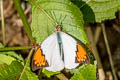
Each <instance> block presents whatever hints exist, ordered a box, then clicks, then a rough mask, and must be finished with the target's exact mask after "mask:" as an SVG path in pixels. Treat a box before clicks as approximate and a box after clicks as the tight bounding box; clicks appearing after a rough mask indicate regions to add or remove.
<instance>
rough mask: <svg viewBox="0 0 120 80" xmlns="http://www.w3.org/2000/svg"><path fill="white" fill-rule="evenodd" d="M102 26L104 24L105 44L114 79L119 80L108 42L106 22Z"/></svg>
mask: <svg viewBox="0 0 120 80" xmlns="http://www.w3.org/2000/svg"><path fill="white" fill-rule="evenodd" d="M101 26H102V31H103V36H104V40H105V45H106V48H107V53H108V57H109V61H110V65H111V69H112V72H113V76H114V80H118V78H117V76H116V73H115V68H114V63H113V60H112V55H111V51H110V47H109V44H108V40H107V35H106V31H105V25H104V23H102V24H101Z"/></svg>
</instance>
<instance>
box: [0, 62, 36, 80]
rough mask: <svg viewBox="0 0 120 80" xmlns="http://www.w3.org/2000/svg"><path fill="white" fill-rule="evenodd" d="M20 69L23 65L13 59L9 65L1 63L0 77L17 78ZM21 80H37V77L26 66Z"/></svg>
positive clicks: (11, 79)
mask: <svg viewBox="0 0 120 80" xmlns="http://www.w3.org/2000/svg"><path fill="white" fill-rule="evenodd" d="M22 69H23V65H22V64H21V63H20V62H18V61H13V62H12V63H11V64H10V65H7V64H2V65H0V79H1V80H18V79H19V76H20V73H21V72H22ZM22 80H38V77H37V76H36V75H35V74H34V73H32V72H31V71H30V69H28V68H27V69H26V70H25V73H24V74H23V76H22Z"/></svg>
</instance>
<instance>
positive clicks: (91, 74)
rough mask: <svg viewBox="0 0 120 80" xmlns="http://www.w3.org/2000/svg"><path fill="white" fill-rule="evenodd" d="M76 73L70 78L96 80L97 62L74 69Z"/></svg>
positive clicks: (72, 79) (74, 79)
mask: <svg viewBox="0 0 120 80" xmlns="http://www.w3.org/2000/svg"><path fill="white" fill-rule="evenodd" d="M72 73H74V75H73V77H72V78H71V79H70V80H96V63H94V65H92V64H89V65H84V66H82V67H80V68H79V69H75V70H73V71H72Z"/></svg>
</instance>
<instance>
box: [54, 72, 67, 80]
mask: <svg viewBox="0 0 120 80" xmlns="http://www.w3.org/2000/svg"><path fill="white" fill-rule="evenodd" d="M56 77H57V78H58V79H60V80H68V78H67V77H66V76H65V75H64V74H62V73H60V74H58V75H56Z"/></svg>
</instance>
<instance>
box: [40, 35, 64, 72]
mask: <svg viewBox="0 0 120 80" xmlns="http://www.w3.org/2000/svg"><path fill="white" fill-rule="evenodd" d="M41 48H42V51H43V54H44V55H45V59H46V60H47V62H48V67H45V68H46V69H47V70H49V71H52V72H56V71H60V70H62V69H63V68H64V63H63V61H62V59H61V57H60V52H59V46H58V42H57V35H56V33H53V34H52V35H50V36H49V37H48V38H47V39H46V40H44V41H43V43H42V44H41Z"/></svg>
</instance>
